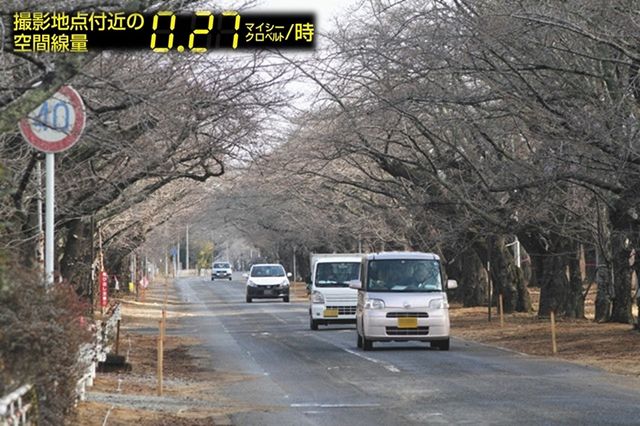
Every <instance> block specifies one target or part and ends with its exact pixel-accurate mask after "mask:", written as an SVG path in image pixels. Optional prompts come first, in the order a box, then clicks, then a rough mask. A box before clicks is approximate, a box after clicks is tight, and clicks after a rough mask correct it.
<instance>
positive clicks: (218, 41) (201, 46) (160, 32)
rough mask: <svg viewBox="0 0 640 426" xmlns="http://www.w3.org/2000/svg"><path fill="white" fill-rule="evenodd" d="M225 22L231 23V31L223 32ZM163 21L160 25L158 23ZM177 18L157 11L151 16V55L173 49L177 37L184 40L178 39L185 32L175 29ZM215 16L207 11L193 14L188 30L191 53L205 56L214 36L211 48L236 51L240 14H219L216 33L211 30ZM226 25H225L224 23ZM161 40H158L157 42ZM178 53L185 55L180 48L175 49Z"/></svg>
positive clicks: (181, 46)
mask: <svg viewBox="0 0 640 426" xmlns="http://www.w3.org/2000/svg"><path fill="white" fill-rule="evenodd" d="M225 19H226V20H227V21H228V20H229V19H233V28H228V27H227V28H225V26H224V24H225V22H224V21H225ZM161 21H162V22H161ZM177 22H178V21H177V17H176V14H175V13H174V12H170V11H160V12H157V13H156V14H155V15H153V22H152V26H151V29H152V31H153V32H152V33H151V42H150V48H151V49H152V50H153V51H154V52H159V53H166V52H169V51H170V50H171V49H173V46H174V44H175V43H174V42H175V39H176V37H175V36H176V34H177V35H178V37H179V38H180V39H186V37H180V36H182V35H184V36H186V34H184V32H185V28H180V25H178V27H179V28H177V29H176V26H177ZM215 23H216V22H215V15H213V14H212V13H211V12H208V11H199V12H195V14H194V15H192V16H191V26H190V28H189V30H190V31H191V32H190V33H189V37H188V41H187V40H185V41H187V47H188V48H189V51H191V52H194V53H204V52H206V51H207V49H209V48H210V47H211V39H212V38H213V36H214V35H215V43H214V47H216V48H220V47H231V48H232V49H236V48H237V47H238V30H239V29H240V14H239V13H238V12H235V11H227V12H222V15H220V16H218V19H217V26H218V28H217V29H216V31H215V32H212V31H213V27H214V24H215ZM227 23H228V22H227ZM159 39H160V40H159ZM177 50H178V51H179V52H182V51H184V46H183V45H178V46H177Z"/></svg>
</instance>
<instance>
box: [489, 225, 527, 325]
mask: <svg viewBox="0 0 640 426" xmlns="http://www.w3.org/2000/svg"><path fill="white" fill-rule="evenodd" d="M489 241H490V242H489V250H490V252H491V277H492V282H493V289H494V290H493V293H494V300H493V302H495V300H497V298H498V295H499V294H502V300H503V303H504V312H505V313H510V312H513V311H518V312H526V311H528V310H530V309H531V300H530V298H529V291H528V290H527V288H526V283H525V281H524V275H523V273H522V271H521V270H520V269H519V268H518V267H517V266H516V265H515V262H514V259H513V256H512V255H511V252H510V251H509V249H508V248H507V247H505V237H504V236H496V237H492V238H490V240H489Z"/></svg>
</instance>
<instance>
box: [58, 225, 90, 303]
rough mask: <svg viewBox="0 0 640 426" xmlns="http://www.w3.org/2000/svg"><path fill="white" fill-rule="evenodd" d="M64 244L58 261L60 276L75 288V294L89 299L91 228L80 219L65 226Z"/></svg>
mask: <svg viewBox="0 0 640 426" xmlns="http://www.w3.org/2000/svg"><path fill="white" fill-rule="evenodd" d="M66 230H67V232H66V238H65V244H64V247H63V249H62V257H61V259H60V275H61V276H62V278H63V279H64V280H66V281H69V282H70V283H72V284H73V285H74V287H75V288H76V292H77V293H78V294H79V295H81V296H83V297H85V298H89V297H90V294H91V288H90V286H91V285H92V282H91V281H92V280H91V264H92V262H93V259H91V245H92V243H93V241H92V238H91V226H90V224H88V223H84V222H82V221H81V220H80V219H73V220H71V221H70V222H68V223H67V225H66Z"/></svg>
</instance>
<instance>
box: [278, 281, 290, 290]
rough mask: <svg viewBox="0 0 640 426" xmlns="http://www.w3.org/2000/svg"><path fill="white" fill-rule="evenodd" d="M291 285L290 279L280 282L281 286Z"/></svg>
mask: <svg viewBox="0 0 640 426" xmlns="http://www.w3.org/2000/svg"><path fill="white" fill-rule="evenodd" d="M287 287H289V280H284V281H282V282H281V283H280V288H287Z"/></svg>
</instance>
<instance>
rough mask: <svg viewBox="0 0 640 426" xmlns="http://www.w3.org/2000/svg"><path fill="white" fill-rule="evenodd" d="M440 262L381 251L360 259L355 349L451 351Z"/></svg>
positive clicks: (424, 256) (423, 256)
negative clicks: (403, 344)
mask: <svg viewBox="0 0 640 426" xmlns="http://www.w3.org/2000/svg"><path fill="white" fill-rule="evenodd" d="M443 281H444V280H443V275H442V270H441V267H440V258H439V257H438V256H437V255H435V254H432V253H420V252H384V253H371V254H367V255H365V256H364V257H363V259H362V265H361V272H360V279H359V280H355V281H352V282H351V283H350V287H351V288H354V289H357V290H358V304H357V309H356V330H357V333H358V338H357V344H358V347H359V348H362V349H364V350H365V351H367V350H371V349H372V348H373V342H385V341H386V342H389V341H410V340H417V341H421V342H430V346H431V347H435V348H438V349H441V350H449V303H448V301H447V293H446V290H447V288H449V289H454V288H456V287H457V286H458V284H457V283H456V281H454V280H449V281H448V283H446V287H445V283H444V282H443Z"/></svg>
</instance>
